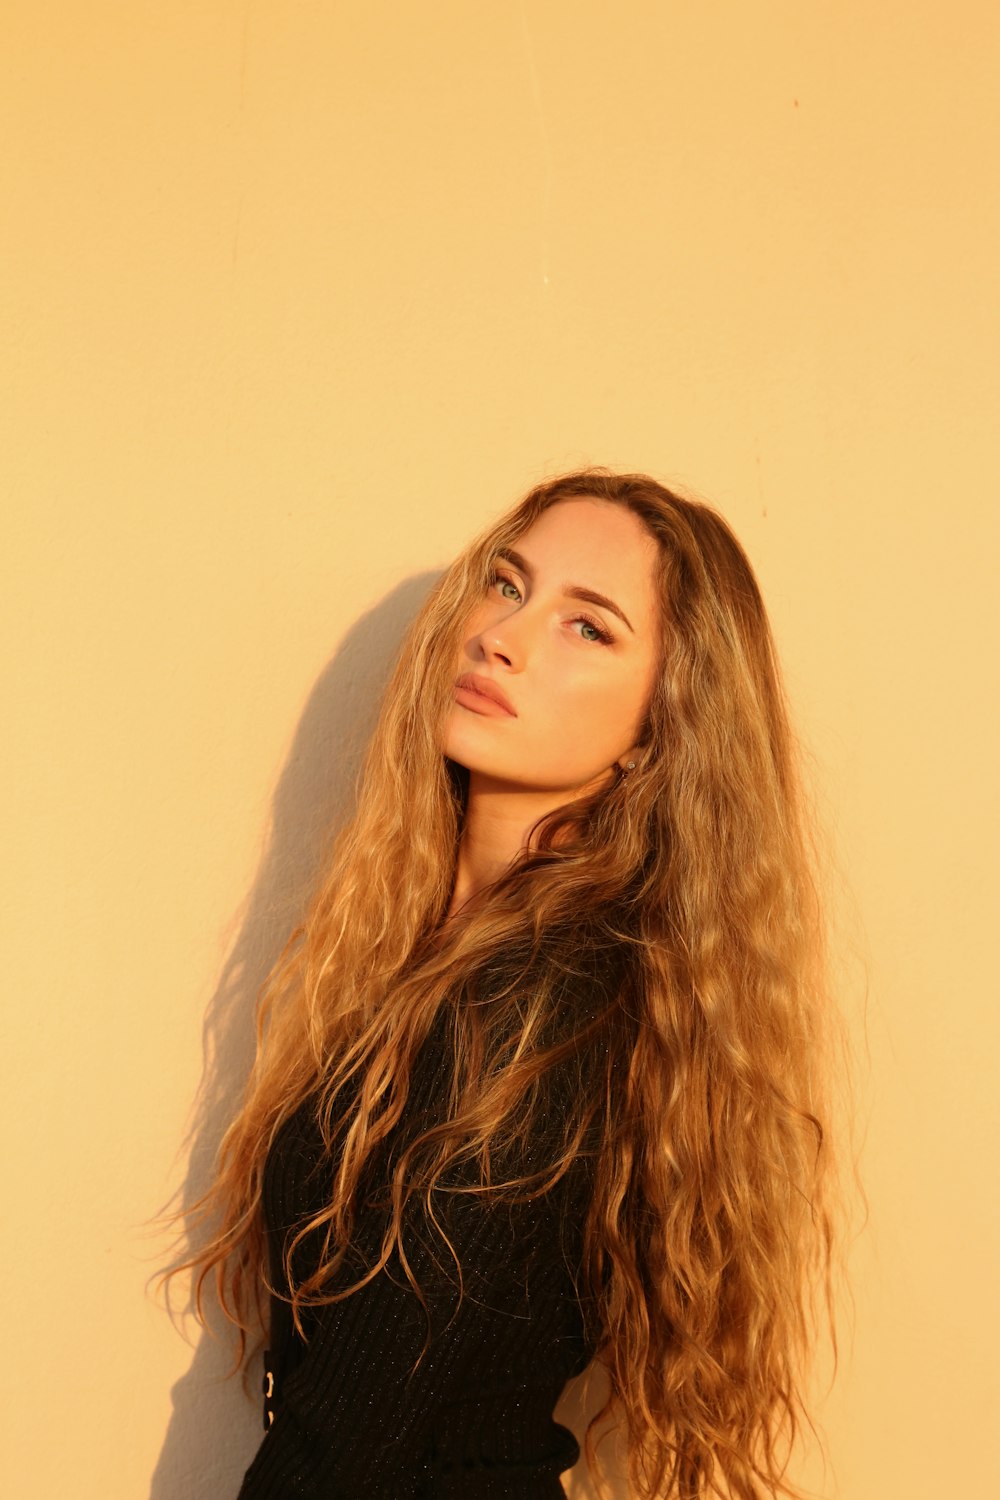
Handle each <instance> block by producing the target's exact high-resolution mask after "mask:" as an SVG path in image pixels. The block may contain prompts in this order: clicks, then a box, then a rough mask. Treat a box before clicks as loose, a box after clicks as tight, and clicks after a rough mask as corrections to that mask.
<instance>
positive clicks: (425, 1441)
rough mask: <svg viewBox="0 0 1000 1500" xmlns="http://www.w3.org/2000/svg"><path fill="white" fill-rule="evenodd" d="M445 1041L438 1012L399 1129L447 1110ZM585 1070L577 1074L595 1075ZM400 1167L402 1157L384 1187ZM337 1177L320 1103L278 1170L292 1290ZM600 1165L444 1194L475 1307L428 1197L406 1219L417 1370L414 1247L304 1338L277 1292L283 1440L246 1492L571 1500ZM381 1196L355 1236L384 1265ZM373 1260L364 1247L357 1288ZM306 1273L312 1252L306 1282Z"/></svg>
mask: <svg viewBox="0 0 1000 1500" xmlns="http://www.w3.org/2000/svg"><path fill="white" fill-rule="evenodd" d="M442 1015H443V1012H442ZM443 1037H444V1027H443V1022H442V1020H441V1019H440V1018H439V1020H438V1022H437V1024H436V1025H435V1026H434V1027H433V1028H432V1030H431V1032H430V1034H429V1036H428V1038H427V1040H426V1041H425V1043H424V1044H423V1047H422V1049H421V1051H420V1054H419V1056H418V1059H417V1062H416V1064H415V1067H414V1074H413V1078H412V1080H411V1085H410V1093H409V1096H408V1100H407V1105H406V1110H405V1112H404V1115H403V1117H402V1119H401V1121H400V1124H399V1126H398V1127H397V1135H398V1137H399V1139H403V1138H405V1137H406V1135H407V1133H408V1132H411V1131H412V1129H413V1126H414V1124H416V1123H419V1125H420V1126H421V1127H422V1126H423V1125H424V1124H426V1123H428V1122H430V1121H431V1120H433V1119H440V1118H441V1113H440V1111H441V1100H442V1096H443V1093H444V1085H443V1080H444V1076H445V1075H444V1071H443V1070H444V1068H445V1056H444V1052H443ZM572 1071H573V1076H574V1077H575V1078H576V1079H577V1080H578V1079H579V1076H580V1075H579V1068H578V1067H576V1068H574V1069H573V1070H572ZM550 1076H551V1078H553V1079H557V1078H558V1077H559V1070H558V1069H557V1070H555V1072H554V1073H553V1074H552V1075H550ZM564 1081H565V1074H564ZM546 1097H547V1098H548V1100H549V1105H548V1110H547V1112H543V1114H542V1116H541V1117H540V1118H541V1119H542V1120H543V1122H544V1121H546V1120H547V1121H548V1122H549V1125H551V1126H554V1125H556V1124H558V1119H557V1117H558V1115H559V1114H560V1112H561V1111H562V1109H563V1105H562V1104H561V1103H560V1099H561V1097H562V1095H561V1091H560V1088H559V1086H558V1084H557V1083H553V1084H552V1085H550V1091H549V1093H548V1094H547V1095H546ZM553 1140H554V1136H552V1135H551V1133H549V1131H548V1129H547V1127H546V1126H545V1125H544V1124H543V1125H542V1127H540V1129H539V1132H538V1133H537V1135H536V1139H535V1140H534V1141H533V1143H532V1144H531V1145H530V1146H529V1148H528V1159H529V1164H531V1165H535V1164H543V1163H544V1162H547V1161H551V1160H552V1159H553V1153H552V1150H551V1148H552V1142H553ZM384 1169H385V1158H383V1164H382V1169H381V1170H382V1173H383V1177H382V1181H383V1183H384V1181H385V1178H384ZM331 1170H332V1168H331V1164H330V1162H329V1160H328V1159H326V1160H324V1151H323V1147H322V1141H321V1138H320V1135H319V1131H318V1126H317V1124H316V1122H315V1119H314V1115H313V1109H312V1106H311V1104H310V1101H307V1103H306V1104H305V1105H303V1106H302V1107H301V1108H300V1109H299V1110H298V1112H297V1113H296V1114H294V1115H292V1116H291V1117H290V1119H289V1120H288V1121H286V1122H285V1124H284V1125H283V1126H282V1128H281V1130H280V1131H279V1133H278V1136H277V1137H276V1139H275V1142H274V1146H273V1148H272V1151H271V1153H270V1155H269V1158H268V1161H267V1166H266V1171H265V1180H264V1195H263V1196H264V1213H265V1219H266V1223H267V1229H268V1243H269V1251H270V1267H271V1276H272V1283H273V1284H274V1285H275V1286H276V1287H284V1286H286V1285H287V1283H286V1282H285V1279H284V1273H283V1270H282V1265H281V1252H282V1248H283V1245H284V1241H285V1236H286V1233H287V1231H288V1229H289V1227H290V1226H292V1225H295V1224H301V1222H302V1221H303V1220H304V1219H305V1218H306V1217H307V1216H308V1215H309V1214H311V1213H314V1212H315V1211H316V1210H317V1208H318V1207H319V1206H320V1205H322V1204H323V1203H324V1202H328V1201H329V1196H330V1187H329V1184H330V1172H331ZM591 1170H592V1169H591V1164H590V1161H589V1159H588V1158H586V1157H584V1158H581V1159H579V1160H578V1161H576V1162H574V1164H573V1166H572V1167H571V1168H570V1170H569V1171H568V1172H567V1173H566V1174H565V1175H564V1176H563V1177H562V1178H561V1179H560V1181H559V1182H558V1183H557V1184H556V1185H555V1187H554V1188H553V1189H552V1190H551V1191H550V1192H549V1193H548V1194H547V1195H545V1196H544V1197H542V1198H536V1199H534V1200H532V1201H530V1202H527V1203H515V1204H511V1203H503V1202H499V1201H497V1200H493V1201H490V1200H489V1199H488V1198H486V1197H483V1196H481V1195H472V1194H466V1195H458V1196H453V1195H441V1196H443V1197H444V1199H445V1206H444V1208H443V1209H441V1208H439V1207H438V1205H437V1204H436V1205H435V1211H436V1212H439V1213H441V1212H443V1213H444V1214H445V1215H446V1218H445V1223H446V1227H447V1230H448V1234H449V1238H450V1239H451V1240H452V1242H453V1244H454V1246H455V1251H456V1253H457V1256H458V1259H459V1261H460V1264H461V1268H462V1276H463V1285H464V1295H463V1296H462V1299H461V1302H460V1304H459V1300H458V1291H457V1277H456V1273H455V1269H454V1262H453V1261H452V1260H451V1258H450V1257H449V1255H448V1252H447V1249H446V1248H445V1247H444V1246H443V1244H442V1242H441V1240H440V1238H439V1237H437V1236H436V1235H435V1234H434V1233H433V1231H431V1230H430V1229H428V1227H427V1226H426V1223H425V1222H424V1221H423V1219H422V1217H421V1216H420V1214H421V1211H420V1210H419V1205H418V1207H417V1210H416V1213H417V1215H418V1217H413V1216H411V1217H408V1218H406V1219H404V1239H403V1243H404V1249H405V1251H406V1254H407V1256H408V1258H409V1260H410V1264H411V1266H412V1268H413V1271H414V1275H415V1276H416V1279H417V1282H418V1284H419V1285H420V1287H421V1290H422V1291H423V1292H424V1295H425V1296H426V1298H427V1302H428V1311H429V1314H430V1317H431V1325H432V1339H431V1343H430V1346H429V1348H428V1350H427V1352H426V1354H425V1355H424V1357H423V1358H422V1359H421V1361H420V1363H419V1365H418V1367H417V1369H416V1371H415V1373H413V1374H412V1375H411V1373H410V1372H411V1370H412V1367H413V1365H414V1363H415V1362H416V1360H417V1356H418V1354H420V1351H421V1349H422V1348H423V1347H424V1343H425V1335H426V1333H427V1319H426V1317H425V1314H424V1312H423V1310H422V1309H421V1306H420V1303H419V1302H418V1300H417V1297H416V1295H415V1293H414V1292H413V1289H412V1288H411V1286H410V1284H409V1282H408V1281H407V1278H406V1274H405V1272H404V1271H403V1269H402V1266H401V1264H400V1263H399V1260H398V1253H397V1254H396V1255H394V1258H393V1260H392V1261H390V1263H389V1265H388V1266H387V1267H386V1268H385V1269H383V1271H382V1272H380V1273H379V1275H378V1276H377V1277H375V1278H374V1280H372V1281H371V1282H370V1283H369V1284H368V1285H367V1286H366V1287H364V1288H363V1289H362V1290H360V1291H358V1292H356V1293H353V1294H352V1295H350V1296H349V1297H347V1298H345V1299H344V1300H343V1301H341V1302H337V1303H331V1304H328V1305H326V1306H323V1307H321V1308H318V1309H312V1310H310V1313H309V1323H308V1325H307V1332H308V1338H307V1340H306V1341H305V1342H303V1341H302V1340H301V1339H300V1338H299V1336H298V1335H297V1334H296V1333H295V1332H294V1330H293V1327H292V1324H291V1320H290V1317H289V1310H288V1304H287V1303H286V1302H283V1301H282V1300H280V1299H278V1298H275V1299H272V1319H271V1335H270V1342H271V1349H270V1350H269V1351H268V1354H267V1356H266V1371H268V1372H270V1373H266V1374H265V1382H264V1388H265V1413H264V1421H265V1427H266V1428H267V1432H266V1435H265V1438H264V1441H263V1443H262V1445H261V1447H260V1450H259V1451H258V1453H257V1455H256V1457H255V1459H254V1461H253V1463H252V1464H251V1466H250V1468H249V1469H248V1471H247V1473H246V1476H245V1478H244V1481H243V1486H242V1488H241V1490H240V1493H239V1500H284V1497H291V1496H297V1497H309V1500H320V1497H322V1500H360V1497H364V1500H390V1497H391V1500H411V1497H412V1500H417V1497H419V1500H432V1497H433V1500H439V1497H440V1500H445V1497H448V1500H452V1497H454V1500H501V1497H502V1500H514V1497H523V1500H543V1497H551V1500H560V1497H562V1496H563V1489H562V1485H561V1483H560V1481H559V1477H558V1476H559V1474H560V1473H561V1472H562V1471H563V1470H565V1469H568V1468H571V1467H572V1466H573V1464H574V1463H576V1461H577V1459H578V1458H579V1455H580V1449H579V1446H578V1444H577V1442H576V1440H575V1438H574V1437H573V1435H572V1433H570V1432H569V1431H568V1430H567V1429H566V1428H565V1427H562V1426H560V1425H559V1424H558V1423H556V1422H554V1421H553V1420H552V1410H553V1407H554V1406H555V1404H556V1402H557V1401H558V1399H559V1396H560V1394H561V1392H562V1390H563V1387H564V1386H565V1384H566V1382H567V1380H569V1379H570V1378H571V1377H572V1376H573V1375H575V1374H579V1373H580V1372H581V1371H582V1370H583V1369H584V1368H585V1367H586V1365H587V1364H588V1363H589V1360H590V1358H591V1355H592V1353H593V1351H592V1349H591V1348H590V1347H588V1343H587V1339H586V1335H585V1331H584V1325H583V1318H582V1313H581V1308H580V1304H579V1302H578V1299H577V1294H576V1286H575V1280H576V1272H577V1271H578V1269H579V1265H580V1258H581V1250H582V1226H583V1220H584V1217H585V1214H586V1210H587V1206H588V1204H589V1200H590V1194H591V1191H592V1177H591ZM449 1180H452V1181H454V1180H457V1179H456V1178H454V1177H452V1178H450V1179H449ZM467 1180H468V1179H467ZM374 1196H377V1195H374ZM374 1196H373V1195H371V1194H370V1192H366V1195H365V1198H364V1201H365V1210H364V1211H363V1212H362V1213H361V1214H360V1215H359V1217H358V1234H357V1237H356V1241H355V1243H356V1244H357V1246H358V1248H359V1250H360V1251H361V1252H362V1253H363V1254H366V1255H367V1256H369V1257H370V1259H369V1262H368V1263H369V1264H372V1263H373V1262H374V1260H375V1259H377V1255H378V1247H379V1245H380V1243H381V1237H382V1231H383V1229H384V1227H385V1226H386V1224H387V1222H388V1219H387V1208H386V1200H385V1197H384V1195H383V1196H382V1199H381V1203H380V1204H377V1203H376V1202H375V1201H374ZM361 1265H362V1262H361V1261H360V1260H359V1259H358V1258H356V1257H355V1258H354V1259H353V1261H352V1264H351V1267H350V1268H348V1269H349V1270H350V1277H349V1280H354V1279H357V1276H358V1274H359V1270H360V1269H361ZM307 1266H308V1261H307V1260H301V1261H298V1260H297V1261H296V1272H297V1274H302V1272H303V1270H304V1269H305V1268H307ZM390 1270H391V1275H390V1274H389V1272H390ZM338 1280H339V1283H340V1284H342V1285H348V1284H349V1280H348V1279H344V1278H343V1277H341V1278H338ZM335 1284H337V1283H336V1282H335ZM456 1308H457V1310H456Z"/></svg>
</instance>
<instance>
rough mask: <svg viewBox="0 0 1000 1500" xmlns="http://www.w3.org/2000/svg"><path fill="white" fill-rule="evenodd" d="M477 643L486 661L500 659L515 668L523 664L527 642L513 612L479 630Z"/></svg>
mask: <svg viewBox="0 0 1000 1500" xmlns="http://www.w3.org/2000/svg"><path fill="white" fill-rule="evenodd" d="M479 645H480V648H481V649H482V653H483V656H484V658H485V659H486V660H487V661H501V662H503V663H504V664H505V665H506V666H509V667H513V668H514V669H515V670H519V669H520V668H521V667H522V666H523V664H524V659H525V653H526V650H527V642H526V640H525V633H524V629H523V627H522V625H521V622H520V620H519V619H518V617H517V615H516V614H514V613H512V614H509V615H506V616H505V617H504V618H503V619H502V620H494V621H493V622H492V624H490V625H487V626H486V627H485V628H484V629H483V630H481V631H480V632H479Z"/></svg>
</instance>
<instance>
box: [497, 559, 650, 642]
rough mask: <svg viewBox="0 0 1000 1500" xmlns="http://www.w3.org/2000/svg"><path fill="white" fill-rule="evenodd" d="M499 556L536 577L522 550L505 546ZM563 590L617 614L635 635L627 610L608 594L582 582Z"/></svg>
mask: <svg viewBox="0 0 1000 1500" xmlns="http://www.w3.org/2000/svg"><path fill="white" fill-rule="evenodd" d="M498 556H499V557H501V558H502V559H503V560H504V561H505V562H509V563H511V564H512V565H513V566H514V567H515V568H517V570H518V572H519V573H523V574H524V575H525V577H527V578H534V576H535V570H534V568H533V567H532V566H531V564H530V563H529V562H528V560H527V558H526V557H522V556H521V554H520V552H515V551H514V549H513V548H512V547H505V548H504V549H503V551H502V552H500V553H499V554H498ZM562 592H563V594H565V595H566V597H567V598H568V599H583V600H584V601H585V602H586V603H587V604H599V605H600V606H601V607H602V608H603V609H608V610H610V611H611V613H612V614H613V615H617V616H618V618H619V620H621V622H622V624H624V625H627V626H628V628H629V630H631V631H632V634H633V635H635V630H634V629H633V626H632V622H631V620H630V619H629V618H628V616H627V615H626V613H625V611H624V610H623V609H620V608H619V606H618V605H617V604H616V603H615V601H614V600H613V599H609V598H608V596H607V594H599V593H598V592H597V590H596V589H588V588H586V587H585V586H584V585H583V584H582V583H564V584H563V586H562Z"/></svg>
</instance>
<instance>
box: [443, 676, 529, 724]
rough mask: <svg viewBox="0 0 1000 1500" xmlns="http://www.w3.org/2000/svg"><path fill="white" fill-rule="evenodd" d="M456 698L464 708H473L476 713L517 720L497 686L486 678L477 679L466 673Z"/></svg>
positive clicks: (456, 689) (458, 685)
mask: <svg viewBox="0 0 1000 1500" xmlns="http://www.w3.org/2000/svg"><path fill="white" fill-rule="evenodd" d="M455 697H456V698H457V699H458V701H459V703H461V705H462V707H463V708H471V709H472V711H473V712H474V713H477V714H488V715H490V716H492V717H494V718H495V717H497V716H501V715H502V716H503V717H504V718H508V719H509V718H514V719H516V718H517V715H516V713H515V712H514V710H513V708H512V707H511V706H510V704H509V703H508V702H507V699H506V698H505V697H504V695H503V693H502V692H501V691H500V689H499V688H498V687H497V686H496V684H495V683H493V682H490V681H489V680H488V679H487V678H485V677H476V676H475V674H474V673H472V672H466V673H465V674H464V675H463V676H461V677H460V678H459V679H458V681H457V682H456V684H455Z"/></svg>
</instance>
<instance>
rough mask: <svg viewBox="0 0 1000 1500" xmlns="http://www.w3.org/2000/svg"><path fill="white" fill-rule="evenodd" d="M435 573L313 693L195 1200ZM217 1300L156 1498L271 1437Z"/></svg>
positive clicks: (362, 634) (239, 982) (248, 1455)
mask: <svg viewBox="0 0 1000 1500" xmlns="http://www.w3.org/2000/svg"><path fill="white" fill-rule="evenodd" d="M438 576H439V575H438V574H436V573H423V574H419V575H417V576H416V577H414V578H412V579H409V580H407V581H406V582H405V583H403V584H401V585H400V586H399V587H398V588H397V589H395V590H394V591H393V592H392V593H391V594H390V595H388V597H387V598H386V599H384V600H383V601H382V603H381V604H379V605H378V606H377V607H376V608H375V609H373V610H371V611H370V612H369V613H368V614H366V615H364V616H362V618H361V619H360V620H359V621H358V622H357V624H355V625H354V626H353V627H352V628H351V630H350V631H349V632H348V634H347V636H346V637H345V638H344V641H343V643H342V644H341V646H340V648H339V650H338V651H337V653H336V655H335V656H334V657H333V659H332V660H331V661H330V663H329V665H328V666H327V667H326V668H325V670H324V671H323V673H322V675H321V676H320V678H319V680H318V681H317V683H316V686H315V687H314V689H313V691H312V693H311V694H310V697H309V701H308V703H307V704H306V707H305V710H304V712H303V715H302V718H301V720H300V722H299V726H298V729H297V731H296V734H295V738H294V741H293V744H292V748H291V751H290V753H289V756H288V760H287V762H286V764H285V766H284V768H283V770H282V772H281V776H280V779H279V782H278V786H277V789H276V791H275V795H274V801H273V806H272V815H271V826H270V832H269V837H268V840H267V846H266V849H265V852H264V854H263V856H262V858H261V862H260V866H259V869H258V871H257V875H256V877H255V880H254V883H253V887H252V889H251V891H250V894H249V896H248V898H247V902H246V907H245V912H244V916H243V920H242V922H241V925H240V929H239V932H238V934H237V936H236V938H235V940H234V942H233V945H232V948H231V950H230V953H229V955H228V957H227V959H226V962H225V965H224V967H223V970H222V974H221V976H220V979H219V983H218V985H217V987H216V990H215V993H214V995H213V997H212V1000H211V1002H210V1004H209V1007H208V1011H207V1013H206V1017H205V1025H204V1031H203V1054H204V1067H203V1073H202V1080H201V1084H200V1086H199V1090H198V1095H197V1098H196V1101H195V1107H194V1111H193V1124H192V1126H191V1130H190V1132H189V1135H188V1142H187V1144H188V1146H189V1160H188V1172H187V1177H186V1180H185V1182H184V1185H183V1188H182V1189H181V1198H182V1203H183V1207H184V1209H185V1211H189V1210H190V1208H191V1206H192V1205H193V1204H194V1203H196V1202H197V1200H198V1198H199V1197H200V1196H201V1194H202V1193H203V1192H204V1191H205V1189H206V1187H207V1186H208V1183H209V1181H210V1180H211V1175H212V1168H213V1164H214V1162H215V1159H216V1153H217V1151H218V1147H219V1143H220V1141H221V1139H222V1136H223V1134H224V1132H225V1130H226V1127H227V1126H228V1124H229V1122H230V1120H231V1119H232V1118H233V1116H234V1115H235V1113H236V1111H237V1109H238V1108H239V1103H240V1100H241V1097H242V1093H243V1088H244V1085H245V1082H246V1079H247V1076H248V1074H249V1071H250V1068H251V1066H252V1063H253V1055H254V1018H255V1009H256V1001H257V995H258V993H259V990H260V987H261V985H262V984H263V982H264V980H265V978H266V977H267V975H268V973H269V972H270V970H271V968H272V967H273V965H274V963H275V962H276V960H277V958H278V955H279V954H280V952H281V949H282V948H283V946H284V944H285V941H286V940H287V938H288V935H289V933H290V932H291V931H292V929H293V928H294V927H295V926H296V924H297V923H298V921H299V920H300V919H301V916H302V914H303V912H304V910H305V907H306V905H307V903H308V900H309V897H310V895H311V893H312V890H313V888H314V885H315V883H316V881H317V879H318V878H319V875H320V872H321V871H322V869H323V868H324V866H325V864H326V863H327V861H328V859H329V855H330V852H331V849H332V844H333V841H334V839H335V837H336V835H337V833H338V832H339V830H340V828H341V827H342V826H343V825H344V823H345V822H346V821H347V819H348V818H349V817H350V815H351V813H352V811H353V807H354V801H355V795H356V787H357V778H358V773H359V771H360V767H361V762H362V759H363V756H364V752H365V748H366V746H367V743H368V740H369V738H370V736H371V733H372V731H373V729H374V727H375V722H376V718H377V715H378V709H379V705H380V703H381V699H382V695H383V692H384V689H385V687H386V685H387V683H388V680H389V677H390V675H391V673H392V669H393V667H394V665H395V661H396V658H397V655H398V652H399V646H400V641H401V639H402V637H403V635H404V634H405V631H406V629H407V627H408V626H409V624H410V621H411V620H412V619H413V618H414V616H415V615H416V613H417V611H418V610H419V608H420V606H421V605H422V603H423V601H424V599H425V598H426V596H427V594H428V593H429V591H430V588H431V587H432V585H433V584H434V583H435V582H436V580H437V577H438ZM207 1311H208V1313H209V1319H210V1328H211V1331H208V1332H203V1333H202V1334H201V1336H200V1339H199V1341H198V1344H197V1346H196V1348H195V1351H194V1357H193V1359H192V1362H191V1365H190V1367H189V1369H188V1371H187V1373H186V1374H185V1375H184V1376H182V1378H181V1379H180V1380H179V1381H177V1383H176V1384H175V1385H174V1387H173V1390H172V1391H171V1400H172V1406H173V1410H172V1414H171V1418H170V1424H169V1427H168V1429H167V1434H166V1437H165V1439H164V1443H163V1447H162V1449H161V1451H160V1456H159V1459H158V1461H157V1465H156V1469H155V1471H154V1473H153V1477H152V1481H151V1484H150V1492H149V1494H150V1500H178V1496H182V1495H183V1496H184V1497H185V1500H221V1497H225V1496H227V1495H230V1496H235V1495H236V1493H237V1491H238V1490H239V1487H240V1483H241V1480H242V1476H243V1473H244V1471H245V1470H246V1468H247V1466H248V1465H249V1463H250V1461H251V1459H252V1457H253V1455H254V1452H255V1451H256V1449H257V1447H258V1445H259V1443H260V1441H261V1439H262V1437H263V1429H262V1426H261V1398H260V1384H261V1380H260V1375H261V1357H260V1353H259V1352H258V1353H257V1354H256V1355H255V1356H254V1358H253V1359H252V1360H251V1362H250V1373H249V1377H248V1379H247V1380H246V1381H244V1380H241V1378H240V1377H239V1376H234V1377H232V1378H230V1379H227V1378H226V1377H227V1375H228V1372H229V1371H230V1369H231V1367H232V1358H233V1349H234V1346H233V1341H232V1338H231V1336H230V1335H229V1334H228V1333H227V1328H228V1325H226V1324H225V1322H224V1320H223V1319H222V1317H221V1315H220V1314H219V1313H218V1312H217V1310H215V1309H213V1308H211V1307H209V1308H208V1309H207ZM247 1385H249V1388H250V1389H249V1394H248V1392H247V1390H246V1389H245V1386H247ZM588 1390H589V1387H588V1385H587V1380H586V1375H585V1376H583V1377H581V1378H580V1380H579V1381H575V1382H573V1383H572V1385H571V1386H570V1387H567V1390H566V1392H565V1394H564V1396H563V1398H562V1400H561V1401H560V1403H559V1408H558V1412H557V1415H558V1418H559V1420H561V1421H562V1422H564V1423H565V1424H566V1425H567V1426H570V1427H572V1428H573V1430H574V1431H575V1432H576V1433H577V1435H578V1437H580V1438H581V1439H582V1434H583V1428H584V1426H585V1423H586V1415H585V1410H586V1408H588V1407H591V1406H592V1403H591V1401H590V1400H589V1399H587V1391H588ZM566 1477H567V1487H568V1489H569V1492H570V1494H571V1496H572V1497H574V1500H585V1497H588V1496H590V1495H592V1494H593V1493H594V1491H593V1490H592V1489H591V1487H590V1485H589V1483H588V1482H587V1480H586V1475H585V1467H584V1465H583V1462H582V1460H581V1464H580V1465H578V1466H577V1469H575V1470H574V1471H573V1474H572V1476H566ZM622 1493H624V1491H622Z"/></svg>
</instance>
